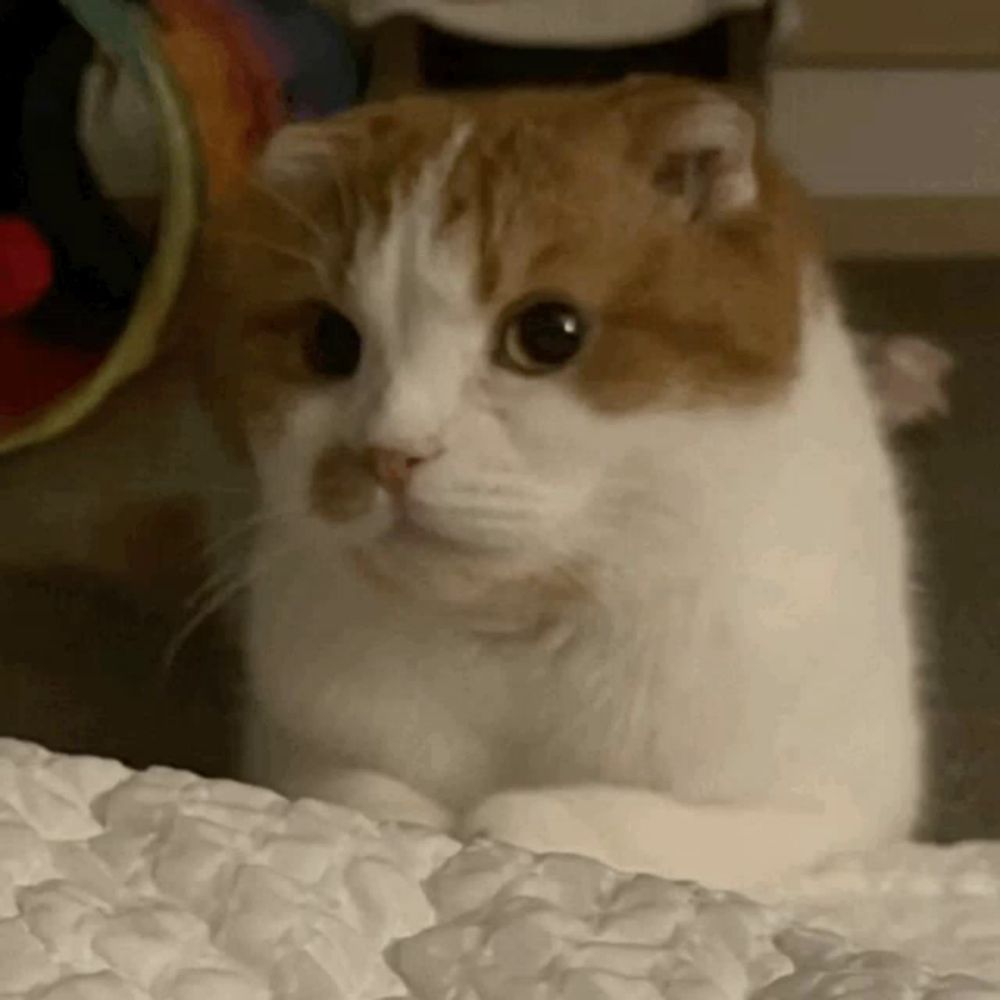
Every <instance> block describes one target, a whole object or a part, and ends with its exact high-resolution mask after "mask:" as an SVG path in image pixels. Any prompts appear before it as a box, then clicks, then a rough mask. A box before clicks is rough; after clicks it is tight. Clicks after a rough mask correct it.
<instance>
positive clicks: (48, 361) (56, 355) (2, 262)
mask: <svg viewBox="0 0 1000 1000" xmlns="http://www.w3.org/2000/svg"><path fill="white" fill-rule="evenodd" d="M52 280H53V264H52V251H51V250H50V249H49V245H48V243H46V242H45V238H44V237H43V236H42V235H41V233H39V232H38V230H37V229H35V227H34V226H33V225H32V224H31V223H30V222H28V220H27V219H23V218H21V217H20V216H17V215H0V433H3V432H4V431H9V430H14V429H16V428H17V427H20V426H23V425H24V424H26V423H28V422H29V421H30V419H31V417H32V415H33V414H35V413H37V412H39V411H41V410H42V409H44V408H45V407H46V406H48V405H50V404H51V403H53V402H54V401H55V400H57V399H58V398H59V397H60V396H61V395H63V394H64V393H66V392H68V391H69V390H70V389H72V388H73V387H74V386H75V385H77V384H78V383H79V382H80V381H82V380H83V379H84V378H86V377H87V376H88V375H90V374H91V373H92V372H93V371H94V370H95V369H96V368H97V367H98V366H99V365H100V363H101V360H102V355H100V354H95V353H93V352H88V351H81V350H79V349H76V348H73V347H65V346H62V345H60V346H55V345H52V344H47V343H45V342H44V341H42V340H38V339H36V338H35V337H33V336H32V335H31V330H30V329H29V326H28V322H27V320H28V314H29V313H30V312H31V310H32V309H33V308H34V307H35V306H36V305H38V303H39V302H40V301H41V300H42V299H43V298H44V297H45V295H46V293H47V292H48V291H49V289H50V287H51V286H52Z"/></svg>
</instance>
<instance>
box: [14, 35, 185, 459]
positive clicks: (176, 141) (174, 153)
mask: <svg viewBox="0 0 1000 1000" xmlns="http://www.w3.org/2000/svg"><path fill="white" fill-rule="evenodd" d="M135 30H136V31H137V32H139V33H140V43H141V44H140V45H139V50H140V52H141V59H142V69H143V72H144V75H145V79H146V82H147V83H148V85H149V87H150V91H151V93H152V96H153V99H154V105H155V107H156V112H157V117H158V119H159V126H160V136H161V137H162V141H163V150H164V167H165V175H166V184H165V193H164V197H163V203H162V205H161V207H160V227H159V235H158V239H157V244H156V250H155V253H154V255H153V259H152V261H151V262H150V265H149V267H148V268H147V270H146V273H145V275H144V276H143V280H142V284H141V286H140V288H139V291H138V294H137V297H136V302H135V306H134V308H133V310H132V313H131V315H130V316H129V320H128V322H127V324H126V326H125V329H124V330H123V331H122V333H121V335H120V336H119V338H118V339H117V341H116V342H115V344H114V346H113V347H112V348H111V351H110V353H109V354H108V356H107V357H106V358H105V360H104V362H103V363H102V365H101V367H100V368H99V369H97V371H96V372H94V373H93V375H91V376H90V377H89V378H88V379H87V380H85V381H84V382H83V383H82V384H81V385H78V386H75V387H74V388H73V389H71V390H70V391H69V392H68V393H66V394H65V395H63V396H62V397H60V398H59V399H57V400H56V401H55V402H53V403H51V404H50V405H49V406H48V407H46V409H45V410H43V411H42V412H41V413H40V414H39V415H38V416H37V417H35V418H34V419H33V420H32V422H31V423H30V424H28V425H27V426H25V427H23V428H21V429H19V430H17V431H14V432H13V433H11V434H8V435H4V436H2V437H0V454H3V453H5V452H11V451H14V450H16V449H19V448H24V447H27V446H29V445H35V444H41V443H42V442H44V441H48V440H50V439H51V438H53V437H56V436H57V435H59V434H62V433H64V432H65V431H66V430H68V429H69V428H71V427H72V426H74V425H75V424H77V423H78V422H79V421H81V420H82V419H83V418H84V417H86V416H88V415H89V414H90V413H92V412H93V411H94V410H96V409H97V408H98V407H99V406H100V405H101V403H103V402H104V400H105V399H106V398H107V397H108V395H109V394H110V393H111V392H113V391H114V390H115V389H116V388H118V387H119V386H120V385H121V384H122V383H123V382H125V381H126V380H127V379H129V378H130V377H131V376H133V375H134V374H136V373H137V372H139V371H140V370H142V369H143V368H145V367H146V366H147V365H148V364H149V363H150V361H152V359H153V357H154V356H155V354H156V349H157V346H158V344H159V340H160V337H161V335H162V333H163V330H164V329H165V327H166V323H167V320H168V318H169V316H170V313H171V311H172V309H173V306H174V304H175V302H176V300H177V296H178V293H179V292H180V289H181V285H182V283H183V281H184V277H185V273H186V270H187V265H188V261H189V260H190V257H191V251H192V248H193V245H194V240H195V237H196V234H197V232H198V227H199V224H200V221H201V218H202V214H203V208H204V184H203V174H202V165H201V157H200V146H199V143H198V139H197V137H196V135H195V131H194V127H193V124H192V122H193V119H192V116H191V114H190V111H189V109H188V105H187V101H186V100H185V98H184V96H183V91H182V89H181V87H180V86H179V84H178V83H177V81H176V79H175V78H174V75H173V72H172V71H171V69H170V67H169V64H168V62H167V60H166V59H165V58H164V57H163V55H162V53H161V50H160V46H159V43H158V41H157V39H156V36H155V32H154V30H153V29H152V28H151V27H150V26H149V25H148V23H147V22H146V21H145V20H144V19H142V20H140V19H136V21H135Z"/></svg>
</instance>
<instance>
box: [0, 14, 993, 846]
mask: <svg viewBox="0 0 1000 1000" xmlns="http://www.w3.org/2000/svg"><path fill="white" fill-rule="evenodd" d="M612 8H613V9H612ZM136 16H138V17H139V18H140V21H136V20H134V18H135V17H136ZM143 17H148V18H149V21H148V23H147V22H145V21H142V20H141V18H143ZM140 23H141V24H145V25H146V27H145V28H143V29H142V30H140V29H139V28H137V27H136V25H137V24H140ZM154 42H155V44H154ZM157 66H159V67H160V69H163V70H164V72H163V73H162V74H160V73H159V72H158V71H157V69H156V67H157ZM151 67H152V68H151ZM636 71H669V72H683V73H688V74H693V75H699V76H703V77H705V78H708V79H715V80H726V81H730V82H735V83H739V84H741V85H743V86H746V87H749V88H751V89H752V90H755V91H756V92H757V93H758V95H759V98H760V100H761V101H762V103H763V106H764V108H765V109H766V114H767V120H768V127H769V130H770V133H771V138H772V142H773V144H774V145H775V147H776V148H777V149H778V151H779V152H780V153H781V154H782V155H783V157H784V158H785V160H786V162H787V163H788V165H789V166H790V167H791V169H792V170H793V171H794V172H795V173H796V174H797V175H798V176H799V178H800V179H801V180H802V181H803V183H804V184H805V185H806V187H807V188H808V189H809V190H810V191H811V192H812V193H813V195H814V196H815V198H816V204H817V208H818V212H819V215H820V217H821V220H822V224H823V226H824V228H825V230H826V234H827V238H828V241H829V246H830V249H831V254H832V257H833V264H834V268H835V271H836V275H837V278H838V280H839V282H840V285H841V288H842V291H843V295H844V299H845V303H846V308H847V311H848V315H849V317H850V319H851V321H852V323H853V324H854V326H855V327H856V328H857V329H858V330H859V332H861V333H863V334H865V335H866V337H868V338H869V342H870V343H872V344H875V345H878V344H880V343H887V342H889V341H887V339H886V338H891V337H892V336H893V335H905V336H917V337H921V338H926V339H927V340H929V341H930V342H931V343H933V344H936V345H937V346H938V347H940V348H942V349H943V350H944V351H946V352H947V353H948V354H949V355H950V356H951V358H952V360H953V362H954V367H953V369H952V371H951V375H950V377H949V379H948V381H947V385H946V390H947V399H948V407H947V412H943V411H941V408H940V407H939V408H938V412H933V413H929V414H928V417H929V419H927V420H922V421H919V422H917V423H916V424H914V425H913V426H910V427H907V428H904V429H902V430H900V431H898V432H897V433H896V435H895V441H896V445H897V447H898V450H899V453H900V457H901V461H902V463H903V466H904V469H905V475H906V480H907V489H908V494H909V499H910V504H911V507H912V510H913V515H914V535H915V538H916V539H917V549H918V553H919V559H918V566H917V580H916V585H917V587H918V589H919V592H920V598H921V601H922V604H923V608H924V611H923V621H924V635H925V645H926V654H927V656H926V658H927V677H926V685H927V696H928V704H929V706H930V709H931V716H932V720H933V743H934V776H935V780H934V789H933V804H934V809H933V816H932V817H931V823H930V824H929V828H928V833H929V834H930V835H932V836H934V837H937V838H939V839H957V838H965V837H979V836H998V835H1000V783H998V780H997V778H996V774H997V773H1000V504H998V503H997V502H996V499H995V498H996V495H997V492H998V486H1000V462H998V458H1000V430H998V428H1000V419H998V418H1000V393H998V392H997V390H996V388H995V387H996V386H1000V8H998V4H997V3H996V0H949V2H948V3H942V2H940V0H878V2H877V3H873V2H871V0H788V2H782V3H773V2H768V0H683V2H681V0H676V2H674V0H632V2H626V0H618V2H617V3H615V4H613V5H612V4H607V3H603V2H601V0H530V2H529V0H405V2H403V0H400V2H393V0H355V2H352V3H347V2H339V0H328V2H326V3H310V2H307V0H238V2H236V0H232V2H230V0H162V2H158V3H148V4H140V3H135V4H128V3H123V2H121V0H75V2H71V3H69V4H68V5H67V6H64V5H62V4H60V3H58V2H57V0H0V95H2V100H0V127H2V128H3V131H4V135H5V136H8V137H10V142H9V146H8V147H7V149H8V151H7V152H6V153H0V734H3V735H12V736H19V737H23V738H27V739H35V740H39V741H42V742H44V743H46V744H47V745H48V746H50V747H52V748H54V749H61V750H70V751H83V752H91V753H98V754H107V755H112V756H116V757H120V758H123V759H125V760H126V761H127V762H128V763H130V764H133V765H135V766H144V765H148V764H153V763H170V764H175V765H178V766H183V767H190V768H194V769H197V770H199V771H202V772H204V773H208V774H225V773H230V772H231V770H232V767H233V747H234V733H235V719H236V706H237V704H238V681H237V676H238V674H237V671H236V659H237V658H236V654H235V652H234V650H233V648H232V644H231V642H229V641H228V639H227V636H226V633H225V630H224V629H223V628H222V627H221V625H220V623H219V621H218V619H217V618H213V617H211V616H210V617H209V618H208V619H207V620H206V622H205V623H204V624H203V625H202V626H201V627H199V628H198V629H196V630H195V631H193V632H192V634H191V635H190V637H189V639H188V641H187V642H186V643H185V644H184V645H183V646H182V647H181V651H180V653H179V655H178V656H177V657H176V660H175V662H174V663H173V665H172V666H171V668H170V670H169V671H163V670H161V669H160V666H159V665H161V664H162V663H163V652H164V650H165V649H166V648H167V647H168V646H169V645H170V644H171V641H172V639H174V638H176V636H177V635H178V632H179V631H180V630H181V629H182V628H183V626H184V624H185V622H187V621H188V620H189V619H190V618H191V615H192V611H193V608H196V607H197V605H196V604H195V605H192V604H191V602H190V595H191V594H192V592H194V591H195V590H197V588H198V587H199V585H200V584H202V583H203V582H204V575H205V573H206V572H207V567H208V559H207V557H206V556H205V554H204V550H205V547H206V544H207V542H206V538H207V534H206V532H207V529H206V525H205V523H204V521H205V518H204V516H203V515H204V512H203V511H200V510H199V508H198V503H197V498H196V494H197V493H198V488H199V486H200V485H204V484H203V483H199V482H198V476H199V474H198V473H197V472H196V471H195V469H196V463H195V461H194V457H195V453H196V452H199V451H200V450H201V449H202V448H203V447H204V442H203V440H202V431H201V430H198V429H194V426H195V425H192V424H190V423H189V422H187V418H185V419H184V420H179V419H176V418H175V417H174V416H171V414H173V413H175V410H173V409H171V407H173V406H175V405H179V403H178V401H184V400H186V399H187V396H188V395H189V393H188V392H187V390H186V389H185V387H184V385H183V377H182V376H178V375H177V374H176V369H174V368H173V367H172V362H171V360H170V359H169V358H166V357H161V355H160V352H159V351H158V350H157V344H158V342H159V341H158V338H159V336H160V330H161V328H164V327H165V326H166V313H167V312H169V309H168V308H166V306H165V305H164V303H167V304H169V301H170V300H171V299H172V297H176V295H177V294H178V289H179V287H180V286H179V281H180V278H181V276H182V271H183V264H184V261H185V259H186V257H185V254H186V250H187V248H188V246H189V242H190V239H191V238H192V236H193V233H194V231H195V230H196V225H197V214H198V212H199V211H200V209H201V208H203V207H204V204H205V203H206V202H208V203H211V200H212V198H213V197H214V194H215V192H216V191H217V190H219V189H221V188H224V187H225V183H226V182H228V178H230V177H231V176H233V172H234V171H235V172H238V171H239V169H241V167H242V166H243V164H244V163H245V162H246V161H247V160H248V158H249V157H250V156H251V155H252V153H253V152H254V150H255V148H256V145H255V144H256V143H258V142H259V140H260V138H261V136H263V135H265V134H266V133H267V132H268V131H269V130H271V129H273V127H275V126H276V125H277V124H280V122H281V121H283V120H288V119H294V118H302V117H310V116H313V117H315V116H319V115H322V114H328V113H335V112H336V111H337V110H339V109H340V108H342V107H346V106H348V105H350V104H351V103H354V102H355V101H358V100H364V99H366V96H368V97H370V96H392V95H393V94H395V93H400V92H405V91H407V90H412V89H414V88H416V87H430V88H451V87H472V86H477V87H490V86H503V85H509V84H517V83H525V82H534V83H537V82H541V83H554V82H590V81H597V80H605V79H612V78H615V77H618V76H622V75H625V74H626V73H629V72H636ZM165 80H167V81H168V82H167V83H165V82H164V81H165ZM136 81H138V85H136ZM25 223H27V224H28V228H27V229H26V228H25V225H24V224H25ZM5 227H6V228H5ZM81 234H89V235H87V237H86V239H84V237H83V236H82V235H81ZM29 259H30V260H31V261H34V264H33V265H32V267H31V268H27V269H26V265H25V261H28V260H29ZM12 261H13V262H14V263H12ZM5 267H6V271H5V270H4V269H5ZM12 276H13V277H12ZM5 281H6V288H5V285H4V282H5ZM36 286H37V287H36ZM25 289H27V291H25ZM32 289H34V291H32ZM68 404H72V405H68ZM4 435H6V438H5V437H4ZM5 442H6V443H5ZM222 489H223V487H221V486H220V487H219V490H220V492H221V490H222ZM225 489H232V490H234V491H238V490H239V489H241V487H238V486H232V487H230V486H227V487H225ZM151 665H157V666H155V667H153V666H151Z"/></svg>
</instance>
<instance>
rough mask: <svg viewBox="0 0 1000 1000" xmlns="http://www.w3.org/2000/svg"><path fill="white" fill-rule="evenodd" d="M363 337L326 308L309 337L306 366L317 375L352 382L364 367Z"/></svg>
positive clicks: (343, 318) (339, 316) (335, 312)
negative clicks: (351, 379) (353, 376)
mask: <svg viewBox="0 0 1000 1000" xmlns="http://www.w3.org/2000/svg"><path fill="white" fill-rule="evenodd" d="M361 350H362V345H361V334H360V333H358V328H357V327H356V326H355V325H354V324H353V323H352V322H351V321H350V320H349V319H348V318H347V317H346V316H345V315H344V314H343V313H341V312H338V311H337V310H336V309H331V308H330V307H328V306H324V307H323V310H322V312H321V313H320V315H319V318H318V319H317V320H316V323H315V325H314V326H313V327H312V329H311V330H310V331H309V333H308V334H307V335H306V340H305V345H304V354H305V360H306V364H308V366H309V368H310V369H311V370H312V371H313V372H315V373H316V374H317V375H321V376H323V378H329V379H346V378H350V377H351V376H352V375H353V374H354V373H355V372H356V371H357V370H358V366H359V365H360V364H361Z"/></svg>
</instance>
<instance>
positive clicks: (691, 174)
mask: <svg viewBox="0 0 1000 1000" xmlns="http://www.w3.org/2000/svg"><path fill="white" fill-rule="evenodd" d="M199 268H200V270H199V273H198V275H197V278H196V282H195V285H196V287H195V289H194V293H195V294H196V295H197V299H198V315H199V328H200V329H202V330H203V331H204V332H205V333H206V334H211V335H212V343H213V348H212V358H211V365H210V372H211V379H210V384H211V386H212V390H213V393H214V400H215V405H216V406H217V408H218V410H219V413H220V417H221V419H222V420H223V422H224V424H225V426H226V427H227V428H228V430H229V431H230V432H232V433H234V434H236V435H237V436H238V438H239V440H241V441H242V442H243V443H244V444H245V446H246V449H247V453H248V454H249V455H250V456H251V458H252V461H253V464H254V466H255V468H256V473H257V477H258V480H259V488H260V504H261V508H262V512H261V523H260V528H259V531H258V533H257V536H256V540H255V543H254V554H253V559H252V571H251V572H252V579H253V584H252V592H251V597H250V606H249V611H248V620H247V624H246V645H247V655H248V671H249V685H250V692H251V701H252V710H251V719H250V722H249V724H248V729H247V733H246V741H245V750H246V776H247V777H248V778H251V779H253V780H256V781H260V782H263V783H266V784H270V785H273V786H275V787H277V788H278V789H280V790H282V791H284V792H287V793H289V794H294V795H311V796H319V797H324V798H328V799H331V800H335V801H339V802H343V803H346V804H349V805H352V806H355V807H358V808H360V809H362V810H364V811H366V812H368V813H370V814H372V815H374V816H376V817H379V818H383V819H389V820H399V821H406V822H416V823H422V824H428V825H430V826H433V827H436V828H439V829H442V830H448V831H452V832H455V833H457V834H459V835H463V836H474V835H478V834H483V835H488V836H492V837H494V838H497V839H500V840H504V841H508V842H512V843H515V844H518V845H522V846H525V847H528V848H531V849H535V850H539V851H544V852H549V851H556V852H564V851H569V852H578V853H583V854H586V855H591V856H594V857H597V858H599V859H601V860H603V861H605V862H608V863H610V864H611V865H613V866H617V867H619V868H622V869H628V870H638V871H646V872H653V873H657V874H661V875H666V876H672V877H681V878H694V879H699V880H702V881H704V882H707V883H709V884H712V885H720V886H726V887H745V886H750V885H753V884H754V883H758V882H762V881H766V880H769V879H773V878H775V877H777V876H779V875H781V874H782V873H783V872H785V871H787V870H789V869H793V868H796V867H798V866H803V865H808V864H809V863H811V862H814V861H816V860H817V859H819V858H821V857H823V856H824V855H826V854H828V853H830V852H833V851H837V850H840V849H850V848H858V847H865V846H870V845H875V844H878V843H881V842H884V841H889V840H892V839H895V838H903V837H906V836H907V835H908V833H909V832H910V830H911V828H912V825H913V824H914V822H915V819H916V816H917V812H918V807H919V802H920V795H921V779H922V738H921V724H920V717H919V710H918V703H917V675H916V668H915V652H914V639H913V635H912V629H911V611H910V594H909V590H910V587H909V580H908V567H907V541H906V531H905V526H904V520H903V517H902V514H901V509H900V502H899V499H898V496H897V486H896V481H895V477H894V473H893V468H892V465H891V462H890V459H889V457H888V454H887V451H886V448H885V446H884V443H883V440H882V431H881V429H880V426H879V422H878V416H877V413H876V408H875V406H874V404H873V401H872V399H871V398H870V394H869V392H868V391H867V388H866V385H865V380H864V375H863V372H862V369H861V366H860V364H859V362H858V360H857V358H856V356H855V353H854V351H853V348H852V346H851V343H850V341H849V337H848V334H847V332H846V330H845V327H844V325H843V322H842V320H841V318H840V315H839V312H838V307H837V304H836V302H835V301H834V297H833V295H832V293H831V291H830V288H829V286H828V283H827V281H826V279H825V276H824V269H823V263H822V260H821V258H820V254H819V250H818V249H817V247H816V245H815V243H814V241H813V239H812V238H811V236H810V233H809V224H808V219H807V212H806V210H805V209H804V207H803V204H802V199H801V198H800V195H799V192H798V190H797V188H796V187H795V186H794V185H793V184H792V183H791V182H789V181H788V180H787V179H786V178H785V176H784V175H783V174H782V173H781V171H780V170H779V168H778V167H776V166H775V164H774V163H773V162H772V160H771V158H770V157H769V155H768V154H767V153H766V151H765V150H764V149H763V148H762V143H761V141H760V138H759V135H758V127H757V124H756V122H755V119H754V117H753V115H752V114H751V113H749V112H748V111H747V110H746V109H745V108H744V107H743V106H742V105H741V104H740V103H738V102H737V101H736V100H735V99H733V98H731V97H730V96H728V95H727V94H725V93H722V92H718V91H715V90H712V89H708V88H704V87H702V86H700V85H696V84H693V83H688V82H685V81H680V80H675V79H654V78H642V79H634V80H629V81H626V82H624V83H621V84H618V85H614V86H611V87H605V88H598V89H593V90H580V91H565V92H564V91H547V92H523V93H517V92H515V93H505V94H494V95H482V96H455V97H447V96H439V97H415V98H410V99H405V100H400V101H398V102H394V103H389V104H375V105H371V106H367V107H363V108H359V109H357V110H354V111H351V112H349V113H347V114H344V115H342V116H341V117H339V118H337V119H336V120H334V121H331V122H329V123H324V124H319V125H303V126H296V127H292V128H290V129H288V130H287V131H285V132H283V133H281V134H280V135H279V136H278V137H277V138H276V139H275V140H274V142H273V144H272V146H271V148H270V149H269V150H268V152H267V154H266V155H265V156H264V158H263V160H262V162H261V165H260V168H259V171H258V173H257V174H256V176H255V178H254V181H253V183H252V184H251V185H250V186H249V187H248V189H247V191H246V192H245V193H244V194H243V195H242V196H241V197H240V198H239V199H237V200H236V201H235V202H234V203H233V204H232V205H231V206H230V207H229V209H228V210H226V211H224V212H223V213H221V214H220V215H219V216H218V217H217V218H216V219H215V220H214V221H213V223H212V225H211V226H210V227H209V230H208V232H207V234H206V239H205V242H204V246H203V251H202V255H201V261H200V264H199Z"/></svg>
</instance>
